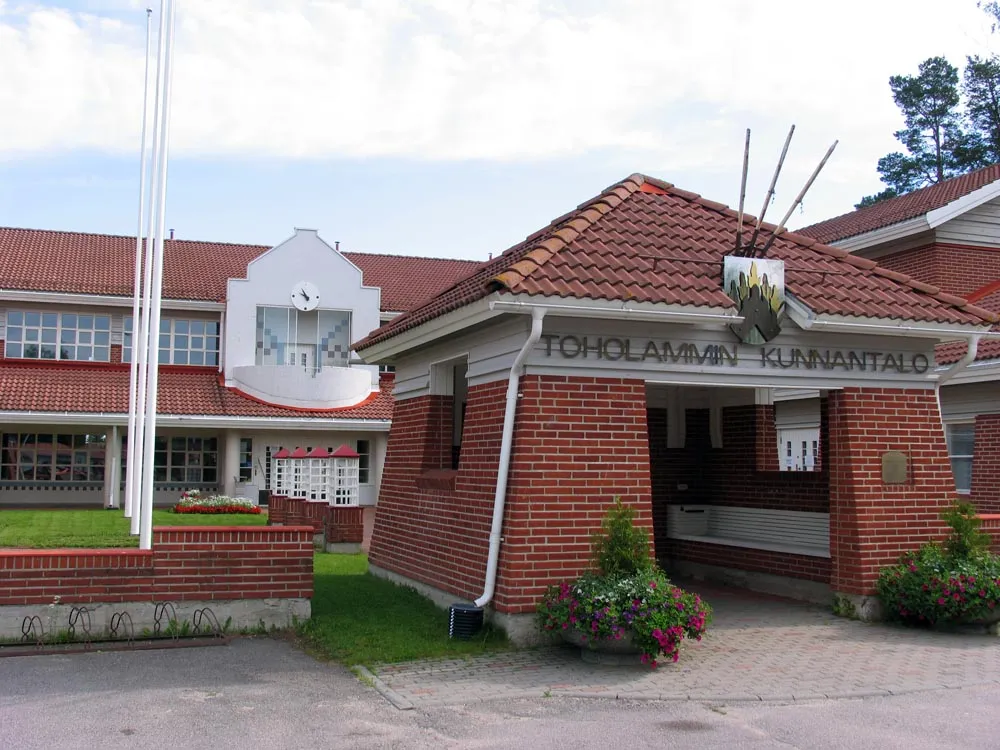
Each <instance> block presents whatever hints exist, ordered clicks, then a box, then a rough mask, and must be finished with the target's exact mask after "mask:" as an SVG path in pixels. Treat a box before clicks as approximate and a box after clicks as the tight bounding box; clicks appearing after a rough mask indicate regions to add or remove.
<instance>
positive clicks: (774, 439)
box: [754, 404, 781, 471]
mask: <svg viewBox="0 0 1000 750" xmlns="http://www.w3.org/2000/svg"><path fill="white" fill-rule="evenodd" d="M754 451H755V454H756V462H755V465H756V467H757V471H778V470H779V469H780V468H781V467H780V465H779V463H778V427H777V425H776V424H775V421H774V406H773V405H771V404H769V405H766V406H765V405H763V404H758V405H757V406H756V407H755V408H754Z"/></svg>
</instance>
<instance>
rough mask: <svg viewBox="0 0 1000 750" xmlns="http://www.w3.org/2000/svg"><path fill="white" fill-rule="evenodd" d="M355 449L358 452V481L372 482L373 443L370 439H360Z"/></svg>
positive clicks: (363, 482)
mask: <svg viewBox="0 0 1000 750" xmlns="http://www.w3.org/2000/svg"><path fill="white" fill-rule="evenodd" d="M355 450H356V451H357V452H358V482H360V483H361V484H371V481H372V480H371V460H372V444H371V441H370V440H359V441H358V443H357V447H356V448H355Z"/></svg>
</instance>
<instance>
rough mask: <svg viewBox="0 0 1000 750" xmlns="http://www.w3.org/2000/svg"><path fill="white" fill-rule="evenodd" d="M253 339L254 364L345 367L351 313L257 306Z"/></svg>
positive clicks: (313, 367)
mask: <svg viewBox="0 0 1000 750" xmlns="http://www.w3.org/2000/svg"><path fill="white" fill-rule="evenodd" d="M256 342H257V343H256V353H255V357H254V361H255V362H256V364H258V365H280V366H288V365H291V366H295V367H302V368H303V369H307V370H320V369H322V368H324V367H347V366H348V364H349V361H350V348H351V313H350V311H344V310H312V311H310V312H301V311H299V310H296V309H295V308H292V307H258V308H257V336H256Z"/></svg>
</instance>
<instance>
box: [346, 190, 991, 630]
mask: <svg viewBox="0 0 1000 750" xmlns="http://www.w3.org/2000/svg"><path fill="white" fill-rule="evenodd" d="M736 220H737V219H736V214H735V212H734V211H731V210H730V209H728V208H726V207H725V206H723V205H721V204H718V203H714V202H712V201H708V200H705V199H703V198H701V197H699V196H697V195H695V194H692V193H689V192H686V191H683V190H679V189H677V188H675V187H673V186H672V185H670V184H668V183H663V182H660V181H658V180H654V179H651V178H648V177H644V176H642V175H633V176H632V177H629V178H628V179H626V180H624V181H622V182H621V183H618V184H616V185H613V186H612V187H610V188H608V189H607V190H606V191H604V192H603V193H602V194H601V195H599V196H597V197H596V198H594V199H592V200H590V201H587V202H586V203H584V204H582V205H581V206H580V207H579V208H577V209H576V210H574V211H572V212H570V213H568V214H566V215H565V216H563V217H561V218H559V219H557V220H555V221H554V222H552V224H550V225H549V226H547V227H545V228H544V229H542V230H541V231H539V232H537V233H535V234H533V235H531V236H530V237H528V238H527V239H526V240H525V241H524V242H522V243H520V244H518V245H516V246H515V247H513V248H511V249H509V250H507V251H506V252H505V253H503V254H502V255H500V256H499V257H497V258H495V259H494V260H492V261H491V262H489V263H487V264H485V265H483V266H481V267H480V268H478V269H477V270H475V271H474V272H472V273H470V274H469V275H468V276H467V277H466V278H464V279H463V280H461V281H459V282H458V283H456V284H454V285H453V286H451V287H450V288H449V289H447V290H445V291H443V292H442V293H441V294H439V295H437V296H436V297H434V298H433V299H431V300H430V301H428V302H426V303H425V304H422V305H419V306H416V307H415V308H413V309H412V310H410V311H409V312H408V313H406V314H404V315H401V316H399V317H398V318H395V319H394V320H392V321H391V322H389V323H388V324H386V325H384V326H383V327H381V328H380V329H378V330H377V331H375V332H374V333H372V334H371V335H370V336H368V337H366V338H365V339H364V340H362V341H360V342H358V343H357V344H356V345H355V348H356V350H357V351H358V352H359V353H360V355H361V356H362V358H363V359H365V361H367V362H369V363H372V364H391V365H393V366H395V368H396V382H395V389H394V395H395V398H396V403H395V406H394V416H393V423H392V427H391V430H390V432H389V439H388V445H387V452H386V462H385V466H384V470H383V477H382V485H381V491H380V496H379V505H378V508H377V511H376V514H375V527H374V533H373V537H372V541H371V550H370V563H371V569H372V571H373V572H375V573H376V574H378V575H383V576H386V577H389V578H392V579H396V580H401V581H405V582H406V583H408V584H410V585H413V586H415V587H416V588H418V589H419V590H422V591H424V592H425V593H426V594H428V595H429V596H431V597H432V598H435V599H436V600H437V601H439V602H441V603H448V602H450V601H456V600H460V599H464V600H475V601H477V603H479V604H480V605H482V606H486V605H488V606H490V607H491V608H492V610H493V614H494V616H495V617H496V618H497V619H498V620H499V621H500V622H501V623H502V624H504V625H505V626H506V627H507V629H508V630H509V632H511V633H512V635H513V636H514V637H515V638H519V639H529V638H530V637H531V633H532V625H531V618H530V613H531V612H533V609H534V606H535V603H536V602H537V600H538V598H539V597H540V595H541V593H542V592H543V590H544V589H545V587H546V586H548V585H549V584H551V583H553V582H556V581H558V580H560V579H564V578H566V577H570V576H573V575H576V574H577V573H578V572H580V570H581V569H582V568H583V567H584V566H585V565H586V564H587V558H588V553H589V538H590V534H591V533H592V532H593V530H594V529H595V527H596V526H597V525H598V523H599V521H600V518H601V517H602V515H603V513H604V511H605V509H606V507H607V506H608V504H609V503H610V502H611V501H612V499H613V498H614V497H615V496H621V497H622V499H623V501H624V502H626V503H628V504H630V505H632V506H634V507H635V509H636V511H637V517H638V519H639V522H640V523H641V524H643V525H645V526H647V527H648V528H649V529H650V530H651V532H652V537H653V540H654V544H655V551H656V555H657V557H658V558H660V559H661V560H662V561H664V563H665V564H666V565H667V566H668V567H670V568H672V569H674V570H679V571H684V572H687V573H690V574H695V575H704V576H714V577H721V578H724V579H726V580H730V581H736V582H739V583H742V584H744V585H748V586H752V587H755V588H762V589H772V590H779V591H783V592H786V593H789V592H790V593H793V594H795V595H798V596H802V597H804V598H809V599H817V600H820V601H824V602H829V601H830V596H831V594H832V593H833V592H836V593H839V594H843V595H845V596H847V597H849V598H850V599H851V600H852V601H853V602H854V603H855V605H856V606H857V607H858V609H859V611H860V612H861V613H862V614H863V615H867V614H871V610H870V605H871V599H870V595H871V594H872V592H873V584H874V582H875V579H876V576H877V571H878V569H879V567H880V566H882V565H884V564H886V563H888V562H890V561H892V560H894V559H895V557H896V556H897V555H898V553H899V552H900V551H902V550H904V549H908V548H911V547H913V546H915V545H917V544H919V543H921V542H923V541H926V540H930V539H932V538H935V537H937V536H938V535H939V534H940V533H941V531H942V526H941V523H940V519H939V513H940V511H941V509H942V508H943V507H945V506H946V504H947V503H949V502H950V501H951V499H952V498H953V497H954V495H955V483H954V480H953V478H952V472H951V467H950V465H949V454H948V446H947V442H946V439H945V435H944V432H943V430H942V426H941V419H940V410H939V406H938V400H937V387H938V384H939V381H941V380H943V379H948V378H951V379H954V378H957V377H958V373H959V372H961V371H962V370H963V369H966V366H967V364H968V363H967V362H966V361H965V360H964V359H962V358H959V359H957V360H956V361H955V362H953V363H952V364H949V365H947V366H946V367H944V368H938V367H936V366H935V363H934V353H935V347H936V346H938V345H939V344H941V343H942V342H949V341H956V340H961V341H963V342H968V341H971V340H974V339H976V338H977V337H985V338H988V331H989V327H990V325H991V323H993V322H995V318H994V316H992V315H991V314H990V313H989V312H988V311H986V310H984V309H982V308H980V307H977V306H975V305H973V304H971V303H969V302H967V301H966V300H965V299H962V298H960V297H958V296H953V295H949V294H946V293H943V292H942V291H940V290H939V289H937V288H935V287H933V286H931V285H929V284H927V283H923V282H920V281H917V280H915V279H913V278H910V277H909V276H906V275H904V274H902V273H899V272H897V271H893V270H889V269H884V268H881V267H878V266H877V265H876V264H875V263H874V262H873V261H871V260H868V259H865V258H860V257H856V256H854V255H851V254H850V253H848V252H847V251H846V250H842V249H837V248H834V247H830V246H828V245H823V244H820V243H819V242H817V241H816V240H815V239H812V238H809V237H806V236H803V235H798V234H786V235H784V236H782V237H780V238H778V239H777V240H776V241H775V242H774V244H773V246H772V247H771V250H770V252H769V253H768V256H767V260H768V261H772V260H775V261H780V262H781V264H783V273H784V290H785V293H786V297H785V303H784V307H783V314H782V316H781V318H780V320H779V321H778V322H779V324H780V332H778V333H777V335H776V336H773V333H774V332H773V331H772V333H771V334H770V335H771V336H773V337H772V338H770V339H769V340H767V341H766V342H765V343H763V344H761V343H747V341H752V340H753V338H752V336H750V337H748V336H746V335H745V334H746V329H745V326H746V324H747V323H748V322H752V321H751V307H749V306H748V305H747V304H741V305H737V304H736V302H734V299H733V298H732V297H731V296H730V295H728V294H727V293H726V291H725V290H724V288H723V287H724V284H723V272H724V270H723V269H724V257H725V256H727V255H730V254H731V253H732V249H733V246H734V238H735V231H736ZM747 221H748V222H749V221H750V219H749V218H748V219H747ZM750 226H751V229H752V224H750ZM765 230H766V231H765V238H766V236H767V233H768V232H770V231H773V230H774V227H773V226H769V225H765ZM748 234H749V232H748ZM747 262H749V261H747ZM727 263H728V261H727ZM761 265H762V266H763V264H761ZM775 267H777V266H775ZM756 273H757V270H756V269H753V270H752V271H751V278H754V274H756ZM741 284H742V280H741ZM767 284H768V282H767V281H766V279H765V281H764V282H763V287H762V288H764V289H766V288H767ZM754 285H757V286H760V284H759V278H758V279H757V280H756V281H754V282H753V283H752V284H751V287H753V286H754ZM739 299H744V300H745V299H746V298H744V297H742V296H741V297H739ZM755 314H756V313H755ZM734 329H739V330H740V331H741V332H740V334H739V336H738V335H737V333H736V332H734ZM760 330H763V329H760ZM751 333H752V332H751ZM984 340H985V339H984ZM789 394H791V395H799V396H802V395H806V396H809V395H810V394H817V397H816V398H815V402H816V408H817V412H818V415H817V421H818V424H817V428H818V429H817V435H816V440H815V441H807V442H808V444H807V445H806V446H805V448H804V455H803V460H802V466H801V467H800V468H801V469H802V470H801V471H784V470H783V469H785V468H788V467H787V465H786V462H785V461H783V460H782V457H781V456H779V450H778V446H779V443H778V432H777V430H778V423H777V422H776V418H775V404H776V403H779V404H780V403H781V402H782V400H783V399H784V397H785V396H788V395H789ZM785 400H787V399H785ZM799 400H800V401H803V402H805V401H806V400H808V399H805V400H803V399H801V398H800V399H799ZM797 450H798V449H797V448H796V451H797Z"/></svg>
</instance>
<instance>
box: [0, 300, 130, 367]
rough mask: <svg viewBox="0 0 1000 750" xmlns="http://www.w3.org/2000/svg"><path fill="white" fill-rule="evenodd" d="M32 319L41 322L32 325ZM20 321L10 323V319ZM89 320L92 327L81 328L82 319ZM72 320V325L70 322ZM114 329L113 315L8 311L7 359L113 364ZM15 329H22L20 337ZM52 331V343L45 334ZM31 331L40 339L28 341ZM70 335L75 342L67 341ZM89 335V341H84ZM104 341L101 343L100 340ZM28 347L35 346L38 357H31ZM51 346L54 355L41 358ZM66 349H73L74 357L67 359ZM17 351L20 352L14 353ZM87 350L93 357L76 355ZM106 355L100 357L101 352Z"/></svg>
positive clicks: (6, 332) (5, 347) (4, 332)
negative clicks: (28, 353) (30, 317)
mask: <svg viewBox="0 0 1000 750" xmlns="http://www.w3.org/2000/svg"><path fill="white" fill-rule="evenodd" d="M29 316H37V317H38V322H37V324H36V323H29ZM12 317H13V318H15V320H16V321H18V322H13V323H12V322H11V318H12ZM86 318H90V320H91V324H90V325H89V326H85V327H81V326H80V321H81V319H86ZM70 319H72V320H73V322H72V324H70V323H69V322H68V321H69V320H70ZM100 321H105V322H106V326H99V325H98V324H99V322H100ZM111 328H112V316H111V315H110V314H103V313H93V312H83V313H81V312H78V311H73V312H70V311H68V310H67V311H59V312H53V311H51V310H22V309H18V310H7V312H6V315H5V316H4V330H3V336H4V357H5V358H6V359H30V360H37V361H40V362H110V361H111ZM12 329H17V330H19V334H17V335H16V336H14V337H12ZM48 331H52V332H53V333H52V335H51V338H52V339H53V340H52V341H45V340H44V339H45V338H47V335H46V332H48ZM29 332H31V333H34V334H35V335H36V336H37V338H36V339H35V340H32V341H28V336H29ZM67 334H72V339H73V340H72V341H65V340H64V339H66V338H67ZM84 336H86V337H88V338H89V341H81V339H82V338H83V337H84ZM99 338H103V339H104V341H103V342H102V343H98V339H99ZM29 346H33V347H35V351H36V352H37V354H36V356H28V355H27V353H26V350H27V348H28V347H29ZM47 347H51V350H52V356H51V357H45V356H42V355H43V352H44V351H45V348H47ZM67 347H71V348H72V350H73V356H69V357H64V356H63V353H64V352H65V351H68V349H67ZM15 348H18V349H19V350H20V351H19V353H12V352H13V351H14V349H15ZM81 348H85V349H88V350H90V353H91V356H90V357H88V358H86V359H81V358H79V357H78V356H77V354H78V352H79V350H80V349H81ZM99 351H100V352H101V353H102V355H103V356H100V357H99V356H97V354H98V352H99Z"/></svg>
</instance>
